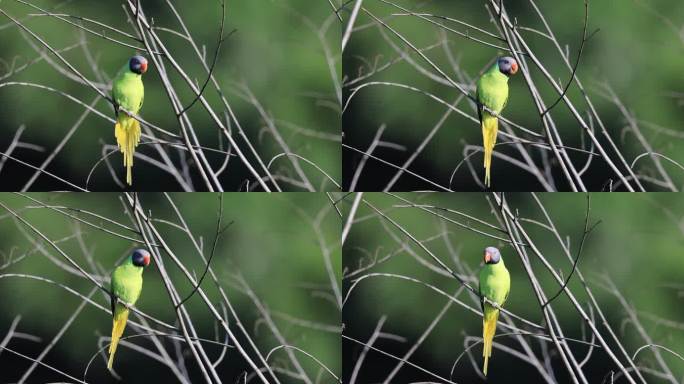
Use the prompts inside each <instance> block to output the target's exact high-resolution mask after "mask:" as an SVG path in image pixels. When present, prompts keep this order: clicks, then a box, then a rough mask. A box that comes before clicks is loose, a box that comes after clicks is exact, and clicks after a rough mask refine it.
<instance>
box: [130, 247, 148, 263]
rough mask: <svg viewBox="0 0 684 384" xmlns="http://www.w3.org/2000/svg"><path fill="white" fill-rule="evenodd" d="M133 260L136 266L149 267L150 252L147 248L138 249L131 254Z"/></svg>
mask: <svg viewBox="0 0 684 384" xmlns="http://www.w3.org/2000/svg"><path fill="white" fill-rule="evenodd" d="M131 262H133V265H135V266H136V267H147V266H148V265H149V264H150V253H149V252H147V250H146V249H136V250H135V251H133V253H132V254H131Z"/></svg>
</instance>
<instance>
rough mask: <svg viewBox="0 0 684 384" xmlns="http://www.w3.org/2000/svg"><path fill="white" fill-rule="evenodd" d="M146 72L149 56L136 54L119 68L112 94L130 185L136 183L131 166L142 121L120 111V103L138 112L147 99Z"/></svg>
mask: <svg viewBox="0 0 684 384" xmlns="http://www.w3.org/2000/svg"><path fill="white" fill-rule="evenodd" d="M145 72H147V59H145V58H144V57H142V56H133V57H131V59H130V60H128V63H126V65H124V66H123V67H122V68H121V70H119V73H118V74H117V75H116V78H114V81H113V82H112V96H113V97H114V102H115V103H116V104H115V106H114V112H115V114H116V124H115V125H114V136H116V142H117V143H118V144H119V149H121V153H123V163H124V167H126V183H127V184H128V185H131V184H133V176H132V174H131V168H132V167H133V154H134V153H135V147H136V146H137V145H138V143H139V142H140V122H139V121H138V120H136V119H134V118H132V117H130V116H129V115H128V114H126V113H125V112H119V107H123V108H124V109H125V110H126V111H128V112H131V113H134V114H136V115H137V114H138V112H139V111H140V108H141V107H142V104H143V100H144V99H145V89H144V87H143V83H142V74H143V73H145Z"/></svg>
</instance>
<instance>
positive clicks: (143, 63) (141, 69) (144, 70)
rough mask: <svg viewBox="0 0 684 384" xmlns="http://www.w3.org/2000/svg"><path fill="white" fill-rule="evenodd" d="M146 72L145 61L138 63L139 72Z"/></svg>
mask: <svg viewBox="0 0 684 384" xmlns="http://www.w3.org/2000/svg"><path fill="white" fill-rule="evenodd" d="M145 72H147V61H143V62H142V63H140V74H141V75H142V74H143V73H145Z"/></svg>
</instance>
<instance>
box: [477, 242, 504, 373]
mask: <svg viewBox="0 0 684 384" xmlns="http://www.w3.org/2000/svg"><path fill="white" fill-rule="evenodd" d="M497 252H498V251H497ZM510 289H511V276H510V274H509V273H508V269H506V266H505V265H504V262H503V258H500V259H499V262H497V263H495V264H485V265H484V267H482V269H481V270H480V288H479V291H480V296H481V297H486V298H487V299H488V300H490V301H493V302H495V303H497V304H498V305H499V306H503V305H504V303H505V302H506V299H508V293H509V292H510ZM482 312H483V317H482V339H483V345H484V346H483V350H482V355H483V357H484V368H483V371H484V374H485V376H486V375H487V365H488V363H489V357H490V356H491V355H492V340H493V338H494V334H495V333H496V322H497V320H498V318H499V310H498V309H496V308H494V307H493V306H492V305H490V304H488V303H485V302H484V300H483V301H482Z"/></svg>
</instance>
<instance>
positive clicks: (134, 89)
mask: <svg viewBox="0 0 684 384" xmlns="http://www.w3.org/2000/svg"><path fill="white" fill-rule="evenodd" d="M112 96H114V101H116V103H117V104H118V105H119V106H121V107H123V108H124V109H125V110H127V111H129V112H131V113H135V114H137V113H138V112H140V108H141V107H142V105H143V101H144V100H145V88H144V87H143V82H142V75H139V74H137V73H135V72H132V71H131V70H130V68H129V66H128V63H126V65H124V66H123V67H122V68H121V70H119V72H118V73H117V75H116V77H115V78H114V81H113V82H112Z"/></svg>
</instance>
